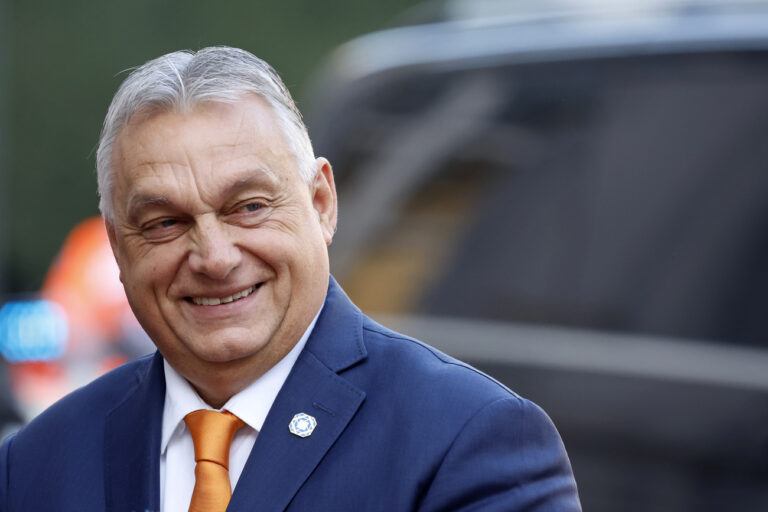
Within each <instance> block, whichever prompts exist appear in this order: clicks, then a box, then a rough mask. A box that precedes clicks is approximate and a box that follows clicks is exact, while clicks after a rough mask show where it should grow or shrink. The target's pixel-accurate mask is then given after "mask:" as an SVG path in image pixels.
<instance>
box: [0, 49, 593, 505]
mask: <svg viewBox="0 0 768 512" xmlns="http://www.w3.org/2000/svg"><path fill="white" fill-rule="evenodd" d="M97 167H98V178H99V191H100V194H101V204H100V206H101V210H102V213H103V215H104V219H105V223H106V226H107V231H108V233H109V238H110V242H111V244H112V248H113V251H114V254H115V257H116V259H117V262H118V266H119V267H120V275H121V281H122V282H123V285H124V287H125V291H126V295H127V296H128V300H129V302H130V304H131V307H132V309H133V310H134V312H135V313H136V316H137V318H138V319H139V321H140V322H141V324H142V326H143V327H144V329H145V330H146V331H147V333H148V334H149V336H150V337H151V338H152V340H153V341H154V342H155V344H156V345H157V348H158V352H157V353H156V354H155V355H153V356H151V357H147V358H143V359H140V360H138V361H135V362H132V363H129V364H127V365H125V366H123V367H121V368H119V369H117V370H115V371H113V372H111V373H110V374H107V375H106V376H104V377H102V378H100V379H98V380H96V381H95V382H93V383H91V384H90V385H88V386H86V387H85V388H83V389H81V390H79V391H76V392H75V393H73V394H72V395H70V396H68V397H67V398H65V399H63V400H62V401H60V402H59V403H57V404H56V405H54V406H53V407H51V408H50V409H49V410H48V411H46V412H44V413H43V414H41V415H40V416H39V417H38V418H37V419H36V420H35V421H33V422H32V423H30V424H29V425H28V426H27V427H26V428H25V429H24V430H22V431H21V432H19V433H18V434H17V435H16V436H15V437H12V438H10V439H9V440H7V441H6V442H5V444H4V445H3V448H2V451H1V452H0V457H1V459H0V510H2V511H22V510H24V511H31V510H34V511H44V510H56V511H84V510H89V511H90V510H110V511H145V510H153V511H156V510H161V511H164V512H171V511H180V510H188V509H189V510H195V511H198V510H206V511H211V512H216V511H223V510H224V509H225V508H226V509H227V510H230V511H246V510H258V511H280V510H295V511H302V510H318V511H379V510H380V511H405V510H423V511H433V510H434V511H438V510H440V511H449V510H450V511H453V510H470V509H471V510H498V511H513V510H541V511H543V510H548V511H555V510H557V511H569V510H579V502H578V497H577V494H576V487H575V483H574V480H573V476H572V473H571V469H570V465H569V462H568V459H567V456H566V454H565V450H564V448H563V446H562V443H561V441H560V438H559V436H558V434H557V432H556V430H555V429H554V427H553V425H552V424H551V422H550V421H549V419H548V418H547V417H546V415H545V414H544V413H543V412H542V411H541V410H540V409H538V408H537V407H536V406H535V405H533V404H531V403H530V402H527V401H526V400H524V399H522V398H520V397H518V396H517V395H515V394H514V393H512V392H510V391H509V390H507V389H506V388H504V387H503V386H501V385H500V384H498V383H496V382H495V381H493V380H492V379H490V378H488V377H487V376H485V375H483V374H481V373H479V372H477V371H476V370H474V369H472V368H470V367H468V366H466V365H464V364H462V363H460V362H458V361H456V360H453V359H451V358H449V357H447V356H445V355H443V354H441V353H439V352H437V351H435V350H434V349H431V348H429V347H427V346H425V345H423V344H421V343H419V342H418V341H415V340H412V339H410V338H407V337H405V336H402V335H400V334H397V333H394V332H392V331H389V330H387V329H385V328H384V327H382V326H380V325H378V324H376V323H374V322H373V321H371V320H370V319H368V318H366V317H365V316H364V315H362V313H361V312H360V311H359V310H358V309H357V308H356V307H355V306H354V305H353V304H352V303H351V302H350V301H349V299H348V298H347V297H346V296H345V295H344V293H343V292H342V290H341V289H340V288H339V286H338V285H337V284H336V283H335V282H334V281H333V279H332V278H331V277H330V275H329V270H328V255H327V246H328V244H330V243H331V239H332V237H333V234H334V231H335V229H336V217H337V204H336V190H335V186H334V181H333V173H332V171H331V166H330V164H329V163H328V162H327V161H326V160H325V159H323V158H315V157H314V154H313V152H312V148H311V144H310V142H309V138H308V136H307V133H306V129H305V128H304V125H303V123H302V121H301V116H300V114H299V112H298V111H297V110H296V107H295V105H294V104H293V101H292V100H291V98H290V95H289V93H288V91H287V90H286V88H285V86H284V85H283V84H282V82H281V81H280V79H279V77H278V76H277V74H276V73H275V72H274V70H272V69H271V68H270V67H269V66H268V65H267V64H266V63H264V62H263V61H261V60H259V59H257V58H256V57H254V56H253V55H251V54H249V53H247V52H245V51H242V50H237V49H233V48H225V47H216V48H207V49H204V50H201V51H199V52H197V53H194V54H193V53H190V52H177V53H172V54H169V55H165V56H163V57H160V58H159V59H156V60H153V61H151V62H148V63H147V64H145V65H144V66H142V67H140V68H138V69H137V70H135V71H134V72H133V73H131V75H130V76H129V77H128V78H127V79H126V80H125V82H124V83H123V84H122V85H121V87H120V89H119V90H118V92H117V94H116V95H115V98H114V99H113V101H112V104H111V106H110V108H109V112H108V113H107V117H106V120H105V123H104V129H103V132H102V136H101V140H100V144H99V150H98V153H97ZM216 410H218V411H220V412H212V411H216ZM220 425H223V426H222V427H221V429H222V430H221V431H218V430H216V428H218V426H220ZM214 426H216V428H214ZM214 431H216V433H212V432H214ZM224 438H226V439H225V440H223V441H222V439H224ZM230 440H231V445H230ZM214 445H215V448H211V446H214ZM213 452H216V455H209V454H210V453H213ZM227 459H229V460H227ZM195 461H197V463H196V462H195ZM231 489H233V491H231V497H230V490H231ZM190 503H191V504H190ZM227 504H228V508H227Z"/></svg>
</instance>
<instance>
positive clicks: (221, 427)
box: [184, 410, 245, 512]
mask: <svg viewBox="0 0 768 512" xmlns="http://www.w3.org/2000/svg"><path fill="white" fill-rule="evenodd" d="M184 421H185V422H186V424H187V427H188V428H189V432H190V433H191V434H192V442H193V443H194V444H195V462H196V463H197V465H196V466H195V490H194V491H193V492H192V501H191V502H190V504H189V512H224V511H225V510H226V509H227V504H229V499H230V498H231V497H232V488H231V487H230V485H229V445H230V444H231V443H232V438H233V437H234V436H235V432H237V431H238V430H239V429H240V428H242V427H243V426H244V425H245V423H243V420H241V419H240V418H238V417H237V416H235V415H234V414H232V413H230V412H227V411H225V412H216V411H206V410H199V411H193V412H191V413H189V414H187V415H186V416H185V417H184Z"/></svg>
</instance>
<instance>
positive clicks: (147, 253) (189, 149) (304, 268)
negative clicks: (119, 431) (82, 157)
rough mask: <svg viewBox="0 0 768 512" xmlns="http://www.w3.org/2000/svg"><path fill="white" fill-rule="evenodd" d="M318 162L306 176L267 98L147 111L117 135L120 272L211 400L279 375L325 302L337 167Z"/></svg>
mask: <svg viewBox="0 0 768 512" xmlns="http://www.w3.org/2000/svg"><path fill="white" fill-rule="evenodd" d="M316 165H317V168H318V170H319V172H318V174H317V177H316V178H315V179H314V180H313V182H312V183H311V184H307V183H306V182H304V181H302V179H301V178H300V177H299V174H298V170H297V162H296V158H295V156H294V155H293V154H292V153H291V152H290V150H289V148H288V146H287V145H286V143H285V135H284V134H283V132H282V131H281V130H280V128H279V126H278V124H277V120H276V116H275V114H274V112H273V111H272V109H271V108H270V107H269V106H268V105H267V104H266V103H265V102H264V101H263V100H262V99H261V98H258V97H256V96H247V97H245V98H244V99H242V100H241V101H239V102H237V103H235V104H229V105H228V104H223V103H206V104H202V105H200V106H198V107H197V108H196V109H194V110H193V111H192V112H190V113H188V114H178V113H173V112H167V113H159V114H154V115H151V116H140V115H139V116H136V117H135V119H134V120H132V121H131V123H129V124H128V125H127V126H126V127H124V128H123V129H122V130H121V132H120V134H119V136H118V139H117V141H116V143H115V149H114V157H113V169H114V172H115V176H114V187H113V196H112V197H113V201H114V211H115V214H114V219H113V222H112V223H108V225H107V229H108V232H109V234H110V241H111V242H112V246H113V250H114V252H115V255H116V257H117V261H118V265H119V267H120V278H121V280H122V282H123V284H124V286H125V291H126V294H127V296H128V300H129V302H130V304H131V307H132V308H133V310H134V312H135V313H136V316H137V318H138V319H139V321H140V322H141V324H142V326H143V327H144V329H145V330H146V331H147V333H148V334H149V335H150V337H151V338H152V339H153V340H154V342H155V344H156V345H157V347H158V349H159V350H160V352H161V353H162V354H163V356H164V357H165V358H166V359H167V360H168V362H169V363H170V364H171V365H172V366H173V367H174V368H175V369H176V370H177V371H179V373H181V374H182V375H184V376H185V377H186V378H187V379H188V380H189V381H190V382H191V383H192V384H193V385H194V386H195V387H196V388H197V389H198V391H199V392H200V393H201V395H202V396H203V398H205V399H206V400H208V401H209V403H212V402H220V401H222V400H226V399H228V398H229V396H231V394H233V393H235V392H237V391H239V390H240V389H242V388H243V387H245V386H246V385H247V384H248V383H250V382H251V381H252V380H253V379H255V378H257V377H258V376H260V375H261V374H263V373H264V372H265V371H266V370H268V369H269V368H271V367H272V366H273V365H274V364H275V363H276V362H277V361H279V360H280V359H281V358H282V357H283V356H284V355H285V354H286V353H287V352H288V351H290V349H291V348H292V347H293V346H294V345H295V343H296V342H297V341H298V339H299V338H300V337H301V334H302V333H303V332H304V330H305V329H306V327H307V326H308V324H309V322H310V321H311V320H312V318H313V317H314V315H315V314H316V313H317V310H318V309H319V308H320V306H321V305H322V302H323V299H324V296H325V292H326V289H327V286H328V256H327V248H326V246H327V244H329V243H330V241H331V237H332V235H333V230H334V228H335V224H336V192H335V189H334V184H333V176H332V173H331V169H330V166H329V165H328V162H327V161H325V160H324V159H318V160H317V161H316ZM227 395H229V396H227ZM212 405H214V404H213V403H212Z"/></svg>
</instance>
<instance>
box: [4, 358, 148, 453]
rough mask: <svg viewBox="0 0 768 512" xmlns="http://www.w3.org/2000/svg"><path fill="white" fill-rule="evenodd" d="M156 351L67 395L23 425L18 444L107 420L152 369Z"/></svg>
mask: <svg viewBox="0 0 768 512" xmlns="http://www.w3.org/2000/svg"><path fill="white" fill-rule="evenodd" d="M152 360H153V355H147V356H144V357H141V358H139V359H136V360H134V361H130V362H128V363H126V364H124V365H121V366H119V367H118V368H115V369H114V370H111V371H110V372H108V373H106V374H104V375H102V376H101V377H99V378H97V379H95V380H94V381H92V382H91V383H89V384H87V385H85V386H83V387H81V388H79V389H77V390H75V391H73V392H72V393H70V394H68V395H67V396H65V397H63V398H62V399H60V400H59V401H57V402H56V403H54V404H53V405H51V406H50V407H49V408H48V409H46V410H45V411H43V412H42V413H40V414H39V415H38V416H37V417H35V418H34V419H33V420H32V421H31V422H30V423H29V424H28V425H26V426H25V427H24V428H23V429H21V430H20V431H19V432H18V433H17V435H16V437H15V439H14V444H16V445H20V444H21V445H23V444H24V443H25V442H26V441H28V440H29V441H31V442H34V443H40V442H41V440H45V439H53V438H56V437H57V436H61V435H64V434H66V433H68V432H73V431H78V430H79V431H88V430H90V429H92V428H94V427H96V426H97V425H101V424H103V423H102V422H103V419H104V418H106V416H107V414H108V413H109V411H111V410H112V409H114V408H115V406H117V405H118V404H119V403H121V402H122V401H123V400H125V398H126V397H127V396H128V395H129V394H130V393H131V391H132V390H134V389H135V388H136V387H137V386H138V385H139V383H140V382H141V381H142V379H143V378H145V376H146V375H147V373H148V372H149V369H150V367H151V365H152Z"/></svg>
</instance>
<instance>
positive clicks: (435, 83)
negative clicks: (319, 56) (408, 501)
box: [309, 1, 768, 511]
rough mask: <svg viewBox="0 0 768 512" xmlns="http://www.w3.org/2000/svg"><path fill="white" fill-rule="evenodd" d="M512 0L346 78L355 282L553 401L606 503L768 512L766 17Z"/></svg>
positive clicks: (366, 302) (369, 46) (326, 80)
mask: <svg viewBox="0 0 768 512" xmlns="http://www.w3.org/2000/svg"><path fill="white" fill-rule="evenodd" d="M508 4H509V3H507V2H488V1H484V2H480V1H478V2H456V1H454V2H444V3H432V4H428V6H427V8H425V10H423V11H421V13H422V14H421V15H422V16H423V15H424V13H427V14H426V16H427V18H426V19H425V18H421V22H420V23H418V24H411V25H408V26H403V27H400V28H396V29H392V30H388V31H385V32H380V33H375V34H371V35H368V36H365V37H363V38H360V39H358V40H355V41H352V42H350V43H348V44H347V45H345V46H344V47H342V48H340V49H339V50H338V51H337V52H336V53H335V54H334V55H333V56H332V58H331V59H330V60H329V62H327V63H326V64H325V66H323V68H322V69H323V73H322V74H321V75H320V76H319V77H318V80H317V85H316V88H315V89H314V90H313V96H312V98H313V103H312V105H311V106H312V107H313V108H312V110H311V112H310V116H309V124H310V131H311V134H312V136H313V141H314V143H315V146H316V152H317V153H318V154H322V155H324V156H327V157H328V158H329V159H330V160H331V162H332V163H333V164H334V169H335V172H336V176H337V185H338V189H339V195H340V203H341V218H340V228H339V231H338V233H337V235H336V237H335V239H334V243H333V245H332V246H331V250H332V253H333V254H332V258H331V261H332V263H333V269H332V270H333V272H334V274H335V275H336V277H337V278H338V279H339V280H340V281H341V283H342V285H343V286H344V287H345V289H346V290H347V291H348V292H349V293H350V295H351V296H352V298H353V299H354V300H355V301H356V302H357V303H358V304H359V305H360V306H361V307H362V308H363V309H364V310H366V311H368V312H372V313H375V314H374V316H378V317H379V318H383V319H385V320H384V321H385V322H387V323H388V324H390V325H393V326H395V327H398V328H399V329H400V330H402V331H405V332H407V333H409V334H412V335H414V336H416V337H419V338H421V339H423V340H425V341H427V342H428V343H430V344H432V345H434V346H436V347H438V348H440V349H442V350H444V351H446V352H448V353H450V354H452V355H455V356H457V357H459V358H461V359H464V360H467V361H468V362H470V363H472V364H474V365H475V366H477V367H479V368H480V369H482V370H484V371H486V372H488V373H489V374H491V375H493V376H494V377H496V378H497V379H499V380H500V381H501V382H503V383H505V384H506V385H508V386H509V387H510V388H512V389H514V390H515V391H517V392H519V393H521V394H523V395H525V396H527V397H528V398H531V399H532V400H534V401H536V402H538V403H539V404H540V405H542V406H543V407H544V408H545V409H546V410H547V411H548V412H549V414H550V415H551V416H552V418H553V420H554V421H555V423H556V425H557V426H558V428H559V429H560V431H561V434H562V435H563V438H564V441H565V443H566V447H567V448H568V450H569V454H570V456H571V460H572V463H573V468H574V472H575V474H576V479H577V482H578V483H579V488H580V494H581V497H582V501H583V505H584V509H585V510H593V511H615V510H621V511H648V510H670V511H722V510H739V511H749V510H768V143H766V142H765V141H764V139H765V137H766V133H768V5H766V4H765V3H764V2H742V3H738V2H728V3H722V4H719V3H713V2H709V3H707V2H682V1H678V2H659V1H655V2H646V3H644V4H639V5H634V4H631V3H624V4H621V7H620V8H618V7H615V6H614V7H613V8H610V9H609V8H597V7H596V6H595V2H592V3H591V5H592V8H589V9H587V8H578V9H575V8H566V7H563V6H560V7H556V8H552V9H548V10H545V9H543V6H549V5H552V3H551V2H547V3H543V4H538V7H537V10H536V11H526V10H524V9H521V8H519V7H517V8H515V9H512V8H510V6H509V5H508ZM519 5H520V4H519V3H516V4H515V6H519ZM513 7H514V6H513ZM430 16H431V18H429V17H430ZM489 442H492V440H489Z"/></svg>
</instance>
